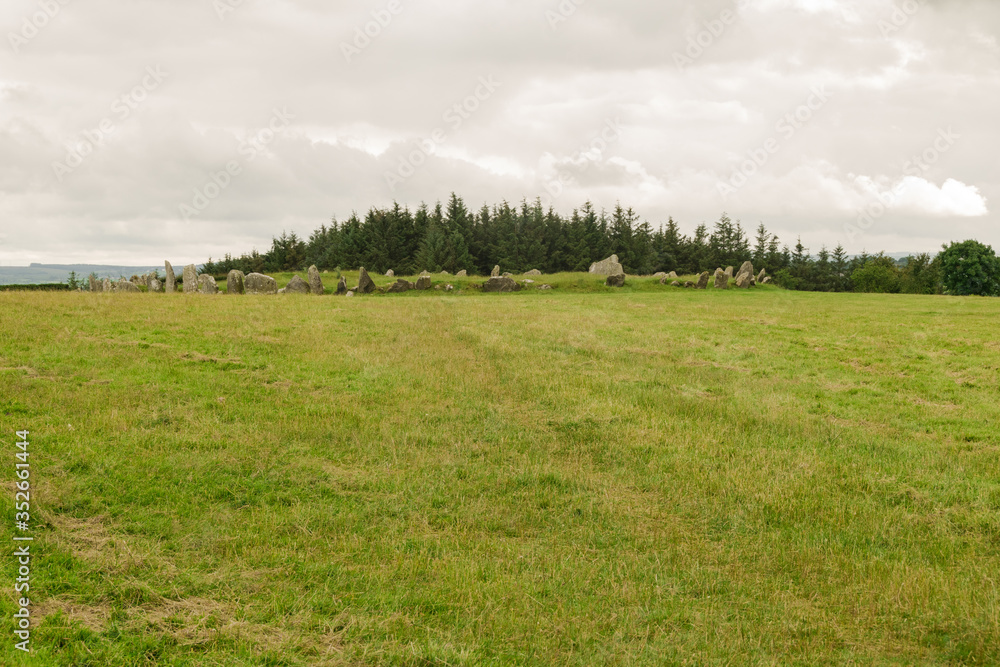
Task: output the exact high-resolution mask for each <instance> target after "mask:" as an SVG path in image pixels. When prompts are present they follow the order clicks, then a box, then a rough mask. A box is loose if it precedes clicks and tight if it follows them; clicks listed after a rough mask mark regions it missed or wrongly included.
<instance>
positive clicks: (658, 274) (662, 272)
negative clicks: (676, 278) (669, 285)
mask: <svg viewBox="0 0 1000 667" xmlns="http://www.w3.org/2000/svg"><path fill="white" fill-rule="evenodd" d="M653 277H654V278H666V277H667V274H666V272H664V271H660V272H659V273H654V274H653ZM660 284H661V285H662V284H663V281H662V280H661V281H660Z"/></svg>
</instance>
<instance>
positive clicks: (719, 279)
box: [715, 269, 729, 289]
mask: <svg viewBox="0 0 1000 667" xmlns="http://www.w3.org/2000/svg"><path fill="white" fill-rule="evenodd" d="M715 287H716V289H729V276H727V275H726V272H725V271H723V270H722V269H716V270H715Z"/></svg>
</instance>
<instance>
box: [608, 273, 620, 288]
mask: <svg viewBox="0 0 1000 667" xmlns="http://www.w3.org/2000/svg"><path fill="white" fill-rule="evenodd" d="M604 284H605V285H607V286H608V287H625V274H624V273H619V274H618V275H614V276H608V279H607V280H605V281H604Z"/></svg>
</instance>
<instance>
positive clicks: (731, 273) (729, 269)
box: [726, 266, 735, 278]
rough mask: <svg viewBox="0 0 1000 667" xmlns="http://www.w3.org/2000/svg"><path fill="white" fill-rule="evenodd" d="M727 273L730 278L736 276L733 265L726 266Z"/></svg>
mask: <svg viewBox="0 0 1000 667" xmlns="http://www.w3.org/2000/svg"><path fill="white" fill-rule="evenodd" d="M726 275H727V276H729V277H730V278H734V277H735V274H733V267H731V266H727V267H726Z"/></svg>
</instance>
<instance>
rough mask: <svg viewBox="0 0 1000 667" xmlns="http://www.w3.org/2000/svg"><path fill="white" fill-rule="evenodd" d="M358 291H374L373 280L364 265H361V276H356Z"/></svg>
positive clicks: (367, 292) (368, 292)
mask: <svg viewBox="0 0 1000 667" xmlns="http://www.w3.org/2000/svg"><path fill="white" fill-rule="evenodd" d="M358 291H359V292H361V293H362V294H371V293H372V292H374V291H375V281H374V280H372V279H371V276H369V275H368V272H367V271H365V267H363V266H362V267H361V276H360V277H359V278H358Z"/></svg>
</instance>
